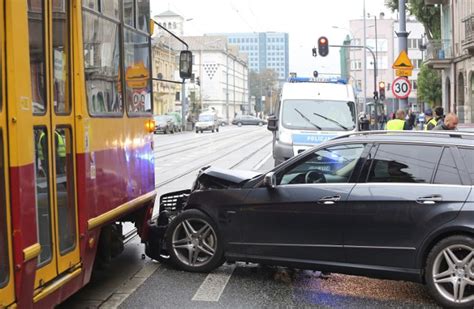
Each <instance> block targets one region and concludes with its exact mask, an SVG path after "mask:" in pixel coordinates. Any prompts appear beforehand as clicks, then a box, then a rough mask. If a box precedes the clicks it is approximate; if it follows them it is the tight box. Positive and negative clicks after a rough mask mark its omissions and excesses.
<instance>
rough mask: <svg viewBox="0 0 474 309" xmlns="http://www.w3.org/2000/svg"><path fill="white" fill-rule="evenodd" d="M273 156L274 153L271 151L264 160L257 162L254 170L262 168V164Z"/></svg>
mask: <svg viewBox="0 0 474 309" xmlns="http://www.w3.org/2000/svg"><path fill="white" fill-rule="evenodd" d="M271 156H272V153H271V152H270V153H269V154H268V155H267V156H266V157H265V158H263V160H261V161H260V162H258V163H257V165H255V167H254V168H253V170H254V171H257V170H259V169H260V168H262V166H263V165H264V164H265V163H266V162H267V161H268V160H269V159H270V157H271Z"/></svg>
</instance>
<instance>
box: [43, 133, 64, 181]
mask: <svg viewBox="0 0 474 309" xmlns="http://www.w3.org/2000/svg"><path fill="white" fill-rule="evenodd" d="M54 133H55V134H54V135H55V142H56V154H57V155H56V169H57V173H60V174H62V173H64V171H65V164H66V144H65V143H64V138H63V136H62V135H61V134H60V133H59V132H58V131H54ZM45 136H46V134H45V131H42V132H41V135H40V137H39V140H38V158H39V159H40V160H41V166H42V167H43V169H44V170H45V172H47V166H48V164H47V161H46V159H47V157H46V156H45V152H44V151H43V149H46V151H47V147H48V146H47V144H46V139H45V138H44V137H45Z"/></svg>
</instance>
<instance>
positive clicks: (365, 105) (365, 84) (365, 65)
mask: <svg viewBox="0 0 474 309" xmlns="http://www.w3.org/2000/svg"><path fill="white" fill-rule="evenodd" d="M363 2H364V12H363V16H364V43H363V45H364V48H363V55H364V59H363V64H364V109H367V54H366V52H365V48H366V46H367V41H366V38H367V33H366V29H367V27H366V22H365V0H363ZM352 37H354V36H352Z"/></svg>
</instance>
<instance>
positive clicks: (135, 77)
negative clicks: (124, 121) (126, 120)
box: [124, 29, 151, 114]
mask: <svg viewBox="0 0 474 309" xmlns="http://www.w3.org/2000/svg"><path fill="white" fill-rule="evenodd" d="M124 35H125V49H124V53H125V55H127V57H125V72H126V73H125V75H126V76H127V81H128V82H127V84H126V92H125V98H126V102H127V109H128V112H129V114H134V113H135V114H136V113H139V114H140V113H141V114H143V113H148V112H151V101H150V97H151V94H150V78H149V77H150V54H149V50H148V45H149V43H148V38H147V37H146V36H145V35H142V34H139V33H136V32H135V31H131V30H128V29H124Z"/></svg>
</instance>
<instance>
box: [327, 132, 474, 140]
mask: <svg viewBox="0 0 474 309" xmlns="http://www.w3.org/2000/svg"><path fill="white" fill-rule="evenodd" d="M394 134H396V135H412V136H427V137H428V136H429V137H439V138H443V137H453V138H462V139H469V140H470V139H472V140H474V133H471V132H465V131H457V130H450V131H448V130H445V131H438V130H435V131H433V130H431V131H411V130H403V131H400V130H390V131H387V130H375V131H355V132H351V133H347V134H343V135H339V136H336V137H334V138H333V139H340V138H345V137H351V136H367V135H394Z"/></svg>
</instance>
